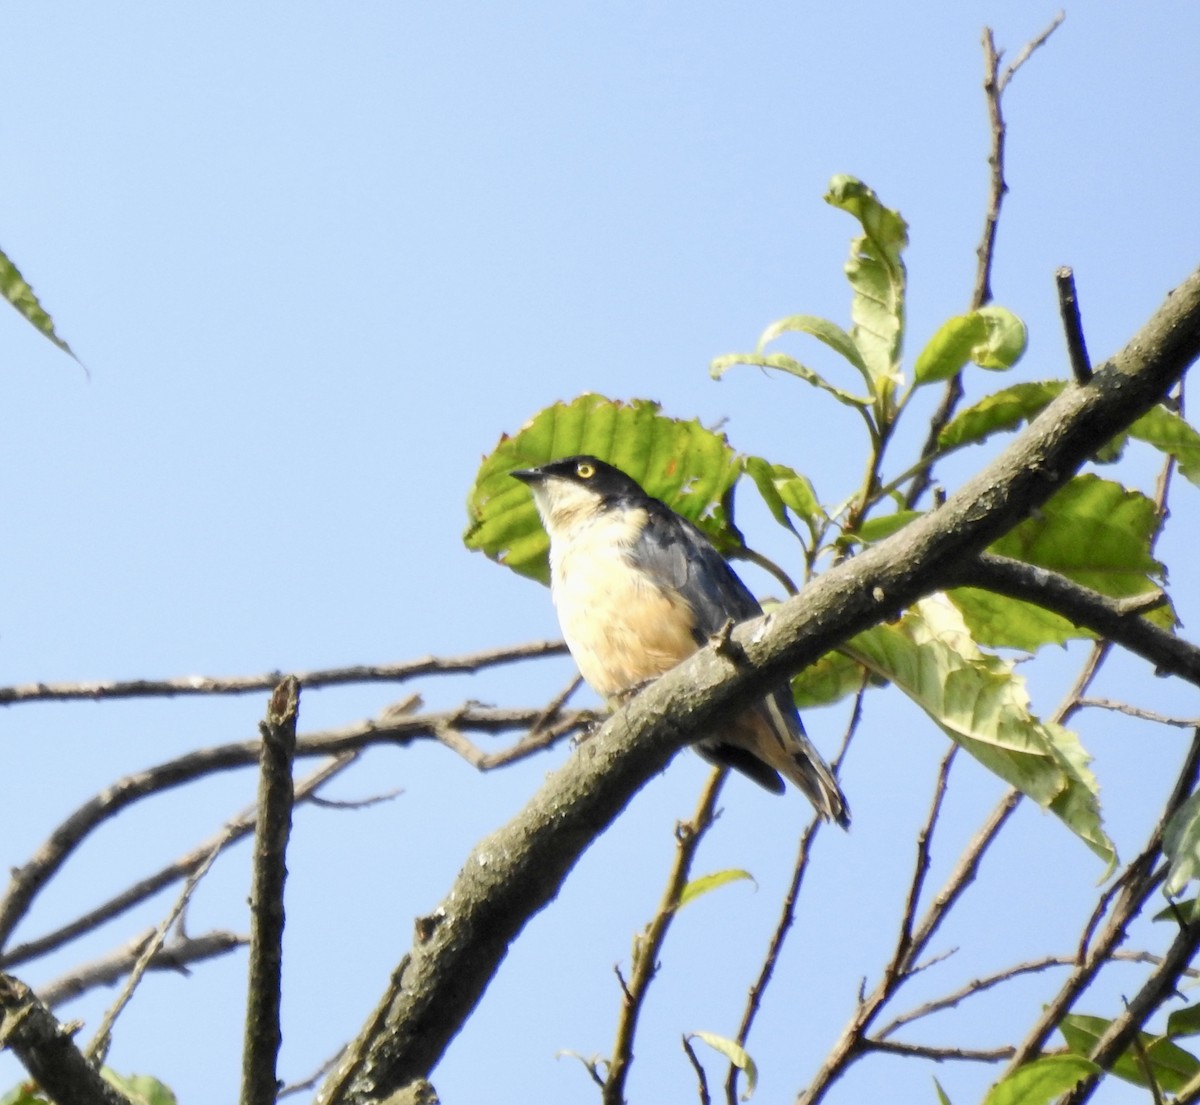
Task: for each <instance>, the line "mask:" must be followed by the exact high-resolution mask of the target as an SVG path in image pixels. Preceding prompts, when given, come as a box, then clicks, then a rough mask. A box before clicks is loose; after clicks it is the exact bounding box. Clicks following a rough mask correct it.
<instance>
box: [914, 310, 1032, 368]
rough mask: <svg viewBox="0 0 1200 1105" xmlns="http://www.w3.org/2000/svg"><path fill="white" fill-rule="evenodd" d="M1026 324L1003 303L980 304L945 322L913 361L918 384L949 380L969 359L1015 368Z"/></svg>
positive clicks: (1025, 337)
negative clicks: (976, 307)
mask: <svg viewBox="0 0 1200 1105" xmlns="http://www.w3.org/2000/svg"><path fill="white" fill-rule="evenodd" d="M1027 340H1028V335H1027V334H1026V332H1025V324H1024V323H1023V322H1022V321H1021V320H1020V319H1019V318H1017V316H1016V315H1014V314H1013V313H1012V312H1011V311H1009V310H1007V309H1005V308H1004V307H996V306H989V307H981V308H979V310H977V311H971V312H970V313H969V314H965V315H958V316H956V317H955V318H952V319H950V320H948V321H947V322H944V323H942V325H941V326H940V327H939V328H938V331H937V333H936V334H934V335H933V337H932V338H931V339H930V340H929V344H928V345H926V346H925V348H924V349H922V350H921V352H920V354H919V355H918V356H917V360H916V364H914V365H913V379H914V381H915V382H916V383H918V384H931V383H934V382H935V381H938V380H949V379H950V377H951V376H954V375H955V374H957V373H958V372H961V371H962V369H964V368H965V367H966V365H967V363H968V362H972V363H974V364H977V365H979V367H980V368H990V369H993V370H997V371H1003V370H1004V369H1008V368H1012V366H1013V365H1015V364H1016V363H1017V361H1019V360H1020V359H1021V356H1022V354H1024V352H1025V346H1026V343H1027Z"/></svg>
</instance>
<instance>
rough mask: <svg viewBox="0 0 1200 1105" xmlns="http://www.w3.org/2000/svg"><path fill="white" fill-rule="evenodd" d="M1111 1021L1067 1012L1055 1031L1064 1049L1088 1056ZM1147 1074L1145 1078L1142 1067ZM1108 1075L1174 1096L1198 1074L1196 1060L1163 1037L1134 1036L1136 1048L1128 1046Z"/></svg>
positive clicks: (1198, 1066) (1140, 1033)
mask: <svg viewBox="0 0 1200 1105" xmlns="http://www.w3.org/2000/svg"><path fill="white" fill-rule="evenodd" d="M1111 1024H1112V1022H1111V1021H1109V1020H1107V1019H1106V1018H1104V1017H1089V1016H1084V1015H1082V1014H1079V1013H1069V1014H1068V1015H1067V1016H1065V1017H1063V1019H1062V1020H1061V1021H1060V1022H1059V1025H1058V1030H1059V1031H1060V1032H1061V1033H1062V1035H1063V1039H1064V1040H1066V1041H1067V1047H1068V1048H1069V1049H1070V1050H1071V1051H1072V1052H1073V1053H1074V1054H1076V1055H1091V1054H1092V1052H1093V1051H1095V1049H1096V1044H1097V1043H1099V1041H1100V1037H1101V1036H1103V1035H1104V1033H1105V1032H1107V1031H1108V1028H1109V1025H1111ZM1139 1049H1140V1054H1139ZM1147 1066H1149V1068H1150V1074H1149V1076H1148V1075H1147V1072H1146V1067H1147ZM1111 1069H1112V1073H1113V1074H1115V1075H1116V1076H1117V1077H1118V1078H1121V1079H1123V1080H1124V1081H1126V1082H1132V1083H1133V1084H1134V1085H1135V1086H1144V1087H1149V1086H1150V1084H1151V1078H1153V1081H1154V1084H1155V1085H1157V1086H1158V1087H1159V1088H1160V1089H1163V1090H1166V1091H1167V1092H1168V1093H1178V1092H1179V1091H1180V1090H1182V1089H1183V1087H1184V1086H1186V1085H1187V1084H1188V1082H1189V1081H1191V1079H1193V1078H1194V1077H1195V1076H1196V1075H1197V1074H1198V1073H1200V1060H1198V1059H1197V1058H1196V1057H1195V1056H1194V1055H1192V1054H1190V1053H1189V1052H1187V1051H1184V1049H1183V1048H1181V1047H1180V1046H1179V1045H1178V1044H1174V1043H1172V1042H1171V1040H1170V1039H1169V1038H1168V1037H1166V1036H1152V1035H1150V1033H1148V1032H1139V1033H1138V1047H1136V1048H1133V1047H1131V1048H1130V1049H1129V1050H1128V1051H1126V1052H1124V1053H1123V1054H1122V1055H1121V1056H1120V1057H1119V1058H1118V1059H1117V1061H1116V1062H1115V1063H1114V1064H1113V1065H1112V1068H1111Z"/></svg>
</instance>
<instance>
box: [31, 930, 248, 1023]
mask: <svg viewBox="0 0 1200 1105" xmlns="http://www.w3.org/2000/svg"><path fill="white" fill-rule="evenodd" d="M153 939H154V929H151V930H150V931H149V932H147V933H145V934H143V935H142V936H139V937H137V938H136V939H134V940H131V941H129V943H128V944H126V946H125V947H123V948H118V949H117V950H116V951H115V952H113V953H112V954H111V955H107V956H105V957H104V958H103V959H97V960H95V961H94V962H92V963H87V964H84V965H83V966H82V967H76V968H75V969H73V970H72V971H71V972H70V974H66V975H63V976H62V977H61V978H58V979H55V980H54V981H53V982H50V983H47V984H46V985H45V986H39V987H38V992H37V993H38V997H39V998H41V1000H42V1001H43V1002H45V1004H46V1005H47V1006H49V1007H50V1008H51V1009H53V1008H54V1007H55V1006H58V1005H61V1004H62V1003H63V1002H65V1001H71V1000H73V999H74V998H77V997H79V996H80V995H81V994H86V993H87V992H88V991H89V990H95V989H98V988H99V987H101V986H111V985H113V983H115V982H117V981H118V980H119V979H122V978H124V977H125V976H126V975H127V974H129V972H130V971H131V970H133V968H134V966H135V964H136V963H137V962H138V960H139V959H140V958H141V955H142V952H143V951H145V948H146V945H147V944H148V943H150V941H152V940H153ZM246 943H247V938H246V937H245V936H239V935H238V934H237V933H235V932H222V931H216V932H207V933H205V934H204V935H203V936H187V937H179V938H177V939H175V940H172V941H171V942H170V943H169V944H164V945H163V946H162V947H161V948H160V949H159V950H158V951H157V952H155V953H154V954H153V955H152V956H151V957H150V960H149V962H148V963H147V964H146V969H147V970H150V971H177V972H179V973H181V974H186V973H187V970H188V967H190V966H191V965H192V964H193V963H200V962H202V961H203V960H206V959H215V958H216V957H217V956H221V955H228V954H229V952H231V951H235V950H236V949H238V948H240V947H243V946H244V945H245V944H246Z"/></svg>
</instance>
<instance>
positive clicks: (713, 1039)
mask: <svg viewBox="0 0 1200 1105" xmlns="http://www.w3.org/2000/svg"><path fill="white" fill-rule="evenodd" d="M688 1039H689V1040H703V1041H704V1043H706V1044H708V1046H709V1047H711V1048H712V1049H713V1050H714V1051H719V1052H720V1053H721V1054H722V1055H724V1056H725V1058H726V1059H728V1060H729V1061H730V1062H731V1063H732V1064H733V1065H734V1066H735V1067H737V1069H738V1070H740V1071H741V1072H742V1073H743V1074H745V1076H746V1091H745V1093H743V1094H742V1097H741V1100H742V1101H749V1100H750V1095H751V1094H753V1093H754V1089H755V1087H756V1086H757V1085H758V1067H757V1066H755V1064H754V1060H753V1059H751V1058H750V1056H749V1055H748V1054H747V1053H746V1050H745V1048H743V1047H742V1046H741V1045H740V1044H738V1043H736V1042H735V1041H733V1040H730V1039H728V1038H726V1037H725V1036H718V1035H716V1034H715V1033H713V1032H689V1033H688Z"/></svg>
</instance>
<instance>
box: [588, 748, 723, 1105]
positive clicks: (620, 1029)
mask: <svg viewBox="0 0 1200 1105" xmlns="http://www.w3.org/2000/svg"><path fill="white" fill-rule="evenodd" d="M728 775H729V772H728V770H727V769H726V768H717V770H715V771H713V772H711V773H710V774H709V776H708V780H707V782H706V783H705V784H704V789H703V790H702V791H701V792H700V801H699V802H698V803H697V806H696V812H695V813H694V814H692V819H691V820H690V821H681V822H680V823H679V824H678V825H676V826H675V861H674V863H673V864H672V865H671V871H670V874H669V875H668V876H667V885H666V887H665V888H664V890H663V896H662V901H661V902H660V903H659V906H658V910H657V912H656V913H655V914H654V917H653V919H652V920H651V922H650V923H649V924H648V925H647V926H646V928H645V929H644V930H643V931H642V932H640V933H638V934H637V935H636V936H635V937H634V938H633V961H632V964H631V966H632V968H633V969H632V972H631V973H630V977H629V982H628V983H627V984H623V986H622V990H623V994H622V1000H621V1012H620V1015H619V1016H618V1018H617V1035H616V1039H615V1041H614V1042H613V1053H612V1059H610V1060H609V1063H608V1077H607V1078H606V1079H605V1080H604V1090H603V1092H602V1093H601V1100H602V1101H603V1102H604V1105H624V1101H625V1081H626V1079H627V1078H628V1076H629V1067H630V1064H631V1063H632V1062H633V1037H634V1034H635V1033H636V1032H637V1024H638V1017H639V1016H640V1015H641V1011H642V1006H643V1004H644V1003H645V1000H646V994H647V992H648V991H649V989H650V983H651V982H652V981H653V980H654V976H655V974H656V973H657V972H658V956H659V953H660V952H661V951H662V946H663V942H664V941H665V940H666V938H667V933H668V931H669V930H670V928H671V922H672V921H673V920H674V919H675V912H676V910H677V909H678V908H679V899H680V896H681V895H682V894H683V890H684V887H685V886H687V883H688V879H689V877H690V875H691V870H692V863H693V861H694V860H695V858H696V852H697V850H698V849H699V847H700V841H701V840H703V839H704V836H705V834H706V833H707V832H708V830H709V829H710V828H711V827H712V824H713V822H714V821H715V820H716V817H717V799H718V798H719V797H720V794H721V787H722V786H723V785H724V783H725V780H726V778H727V777H728Z"/></svg>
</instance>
